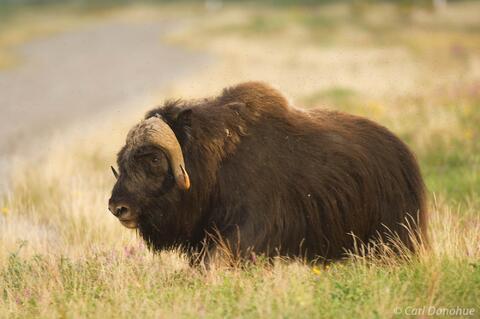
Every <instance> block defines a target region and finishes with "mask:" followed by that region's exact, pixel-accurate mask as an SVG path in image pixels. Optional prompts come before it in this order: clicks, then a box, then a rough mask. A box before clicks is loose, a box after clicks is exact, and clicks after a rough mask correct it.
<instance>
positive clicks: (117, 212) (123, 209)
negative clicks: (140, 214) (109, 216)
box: [114, 206, 128, 217]
mask: <svg viewBox="0 0 480 319" xmlns="http://www.w3.org/2000/svg"><path fill="white" fill-rule="evenodd" d="M127 212H128V207H126V206H117V208H115V213H114V215H115V216H117V217H120V216H122V215H124V214H126V213H127Z"/></svg>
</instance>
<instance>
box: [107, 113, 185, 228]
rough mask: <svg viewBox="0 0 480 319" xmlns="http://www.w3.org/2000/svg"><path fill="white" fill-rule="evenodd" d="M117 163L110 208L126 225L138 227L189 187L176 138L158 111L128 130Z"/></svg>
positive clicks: (171, 203) (177, 198) (166, 207)
mask: <svg viewBox="0 0 480 319" xmlns="http://www.w3.org/2000/svg"><path fill="white" fill-rule="evenodd" d="M117 162H118V167H119V172H118V173H117V172H116V171H115V169H114V168H113V167H112V171H113V173H114V175H115V177H116V178H117V182H116V184H115V186H114V188H113V191H112V196H111V198H110V200H109V210H110V211H111V212H112V214H113V215H115V216H116V217H117V218H118V219H119V220H120V222H121V223H122V224H123V225H124V226H125V227H128V228H137V227H139V220H140V219H143V218H145V216H147V217H146V218H148V215H152V214H157V215H158V212H160V214H162V211H165V210H168V208H169V207H168V206H169V205H173V204H174V203H173V202H175V201H176V200H179V198H180V192H183V191H186V190H188V189H189V188H190V179H189V176H188V173H187V171H186V167H185V163H184V159H183V154H182V149H181V147H180V144H179V142H178V140H177V137H176V136H175V134H174V132H173V131H172V129H171V128H170V126H169V125H168V124H167V123H166V122H165V121H164V120H163V119H162V118H161V116H160V115H158V114H156V115H155V116H152V117H150V118H147V119H146V120H143V121H142V122H140V123H139V124H137V125H136V126H135V127H133V128H132V129H131V130H130V132H129V133H128V136H127V141H126V145H125V146H124V147H123V148H122V150H121V151H120V152H119V154H118V161H117ZM165 213H168V212H165ZM157 218H158V216H157ZM165 218H166V219H168V216H166V217H165Z"/></svg>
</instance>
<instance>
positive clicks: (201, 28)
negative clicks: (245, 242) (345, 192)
mask: <svg viewBox="0 0 480 319" xmlns="http://www.w3.org/2000/svg"><path fill="white" fill-rule="evenodd" d="M360 4H361V5H329V6H313V7H312V6H308V7H289V6H286V7H284V6H281V7H273V8H272V7H266V6H254V5H246V6H243V7H240V6H238V5H228V6H225V7H223V8H210V10H205V9H203V8H202V7H201V6H198V5H197V6H194V7H192V8H191V9H189V10H188V11H185V8H182V7H178V8H177V7H172V6H171V5H170V6H168V7H162V6H159V7H149V6H130V7H125V8H123V9H121V10H118V11H116V12H115V13H112V14H115V15H117V16H120V17H125V18H126V19H127V18H128V19H139V18H140V19H141V18H142V17H144V16H149V17H150V18H151V17H152V15H153V16H154V15H158V17H159V18H162V17H165V16H166V15H168V16H169V17H172V16H175V14H176V15H177V16H178V17H182V18H183V19H185V21H186V22H187V23H185V25H184V27H183V28H181V29H179V30H178V31H177V32H176V33H175V34H172V35H171V36H169V37H168V38H167V39H163V41H169V42H171V43H175V44H177V45H183V46H185V47H188V48H189V49H192V50H197V49H198V50H206V51H208V52H210V53H211V54H212V55H214V56H215V57H217V58H218V63H216V64H215V65H214V66H212V67H211V68H209V69H208V70H205V72H202V73H199V74H196V75H195V76H194V77H191V78H187V79H184V80H182V81H179V82H176V83H172V85H171V87H170V88H169V89H167V90H165V91H163V92H158V100H159V102H160V101H161V100H162V99H163V98H165V97H202V96H205V95H210V94H215V93H218V92H219V91H220V89H221V88H223V87H224V86H227V85H230V84H234V83H237V82H240V81H244V80H252V79H254V80H264V81H267V82H270V83H272V84H274V85H275V86H277V87H278V88H280V89H281V90H282V91H284V92H286V94H287V95H288V96H289V97H290V98H291V100H292V103H293V104H295V105H297V106H299V107H306V108H311V107H328V108H333V109H338V110H342V111H346V112H350V113H354V114H358V115H363V116H367V117H369V118H371V119H374V120H376V121H378V122H380V123H382V124H383V125H385V126H387V127H388V128H390V129H391V130H393V131H394V132H395V133H397V134H398V135H399V136H401V137H402V138H403V139H404V140H405V141H406V142H407V143H408V144H409V146H410V147H411V148H412V149H413V150H414V152H415V153H416V155H417V157H418V159H419V162H420V165H421V168H422V171H423V174H424V177H425V180H426V183H427V186H428V189H429V210H430V215H431V217H430V225H429V232H430V234H431V246H432V247H431V249H430V250H427V251H422V252H421V253H420V254H419V256H416V257H412V256H407V257H408V258H407V257H406V258H404V259H397V258H392V257H389V256H378V257H376V258H365V257H362V256H361V255H352V257H351V258H349V259H347V260H345V261H344V262H339V263H334V264H330V265H328V266H312V265H308V264H305V263H303V262H301V261H287V260H280V259H279V260H276V261H275V262H274V264H273V265H270V264H268V263H266V262H265V261H263V260H261V259H260V260H258V262H257V263H256V264H254V265H247V266H246V267H243V268H240V267H239V268H233V269H232V268H224V267H221V266H218V267H214V269H212V270H210V271H208V272H204V271H202V270H200V269H196V268H192V267H190V266H189V265H188V262H187V261H186V260H185V258H184V257H183V256H182V255H181V254H179V253H177V252H162V253H160V254H157V255H153V254H152V253H151V252H149V251H148V250H146V248H145V247H144V245H143V243H142V241H141V240H140V239H139V238H138V237H137V236H136V234H135V232H134V231H130V230H127V229H125V228H123V227H122V226H121V225H120V224H119V223H118V222H117V221H116V220H115V218H114V217H113V216H111V214H110V213H108V211H107V209H106V206H107V204H106V203H107V199H108V197H109V195H110V194H109V193H110V190H111V187H112V185H113V183H114V179H113V176H111V172H110V171H109V165H111V164H113V163H114V161H115V154H116V152H117V150H118V149H119V148H120V146H121V145H122V143H123V139H124V137H125V135H126V133H127V130H128V128H129V127H130V126H131V125H132V124H133V123H135V122H136V121H137V120H138V119H140V117H141V114H142V113H143V112H144V111H146V110H148V108H149V106H144V107H143V108H139V107H138V106H135V107H132V110H134V111H132V112H131V114H125V117H124V118H122V119H120V120H119V119H118V117H117V118H115V119H114V118H113V116H112V118H107V119H105V120H104V121H102V122H101V123H97V124H90V125H88V127H87V126H85V130H84V133H83V134H82V135H81V136H79V134H78V133H68V132H67V133H64V132H62V134H61V135H60V134H59V135H58V136H56V137H53V138H52V139H51V141H49V142H48V143H49V144H48V145H47V146H46V147H45V150H46V151H45V153H44V154H40V156H39V157H38V158H35V160H34V161H32V160H29V159H24V160H21V161H20V160H19V161H18V163H16V167H15V171H14V172H13V180H12V186H11V189H10V190H9V192H8V193H7V195H6V196H5V197H4V198H3V199H1V202H0V208H1V217H0V293H1V296H0V317H4V318H38V317H41V318H58V317H67V318H79V317H101V318H104V317H112V318H113V317H115V318H119V317H120V318H122V317H125V318H131V317H140V318H141V317H155V318H178V317H186V318H197V317H207V318H225V317H246V318H270V317H273V318H278V317H284V318H332V317H335V318H392V317H404V316H410V315H412V316H417V317H426V316H427V315H428V314H429V312H428V311H436V312H435V314H436V315H442V314H443V315H445V314H446V317H453V315H452V313H451V312H450V313H449V312H448V311H452V309H453V310H455V309H457V307H459V308H462V309H463V310H464V311H467V313H465V312H463V313H462V314H463V316H465V317H480V307H479V300H480V215H479V213H480V197H479V195H480V142H479V140H480V127H479V125H478V124H479V123H480V19H479V14H478V12H480V3H477V2H458V3H457V2H456V3H454V4H451V5H449V6H448V7H447V8H446V9H445V10H442V11H439V12H434V11H432V9H431V8H429V7H422V8H415V7H405V6H394V5H391V4H376V5H372V4H369V3H368V2H365V3H364V2H360ZM167 13H168V14H167ZM48 17H49V16H48V14H46V13H45V14H43V15H42V14H39V15H37V16H36V19H38V21H42V19H45V20H44V21H47V20H48ZM39 23H40V22H39ZM44 23H47V22H44ZM4 30H8V28H7V29H4ZM10 30H11V29H10ZM3 34H5V33H3ZM0 39H2V33H1V32H0ZM160 40H161V39H159V41H160ZM9 45H10V44H9ZM1 46H2V42H0V52H2V50H1V49H3V48H5V46H4V47H1ZM0 56H1V55H0ZM119 122H120V123H119ZM76 132H78V131H76ZM423 307H426V308H425V309H424V308H423ZM422 309H424V310H423V311H424V312H423V313H422V312H421V311H422ZM432 309H433V310H432ZM462 309H461V310H462ZM465 309H466V310H465ZM470 309H473V310H470ZM456 311H457V313H458V311H459V310H456ZM468 311H470V312H468ZM472 311H473V313H472Z"/></svg>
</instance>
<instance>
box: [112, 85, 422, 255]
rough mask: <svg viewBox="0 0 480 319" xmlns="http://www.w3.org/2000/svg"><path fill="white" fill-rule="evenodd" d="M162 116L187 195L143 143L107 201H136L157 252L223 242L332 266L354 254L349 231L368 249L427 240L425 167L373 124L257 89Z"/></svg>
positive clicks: (180, 104) (128, 157)
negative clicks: (180, 160) (298, 105)
mask: <svg viewBox="0 0 480 319" xmlns="http://www.w3.org/2000/svg"><path fill="white" fill-rule="evenodd" d="M155 114H159V115H160V116H161V117H162V118H163V119H164V121H165V122H166V123H167V124H168V125H170V127H171V128H172V130H173V131H174V132H175V135H176V136H177V138H178V140H179V142H180V145H181V148H182V151H183V155H184V158H185V165H186V169H187V171H188V173H189V175H190V179H191V188H190V190H188V191H182V190H180V189H178V188H177V187H176V185H175V183H174V181H173V178H172V175H171V169H170V168H169V165H168V161H167V160H166V157H165V155H164V154H163V152H162V151H161V150H159V149H158V148H156V147H155V146H154V145H138V146H137V149H136V150H135V152H128V154H127V152H125V149H123V150H122V151H120V153H119V154H118V165H119V168H120V177H119V179H118V181H117V184H116V185H115V187H114V189H113V193H112V198H111V200H110V201H111V203H119V202H122V203H127V204H128V206H129V207H130V209H131V210H132V211H134V212H135V216H136V218H137V223H138V230H139V232H140V234H141V235H142V236H143V238H144V239H145V240H146V242H147V243H148V244H149V245H150V246H151V247H153V248H154V249H164V248H167V247H172V246H177V245H181V246H183V247H186V248H188V249H189V250H188V251H199V250H201V249H205V248H207V250H212V249H213V250H214V249H215V244H212V243H210V245H211V246H208V247H204V245H205V243H206V241H205V239H206V238H207V237H208V234H217V235H220V236H221V237H222V238H223V240H224V241H226V243H227V244H228V245H229V246H230V247H231V248H232V249H233V250H234V251H236V252H239V254H240V255H241V256H245V255H246V254H247V252H248V253H249V252H250V251H254V252H256V253H261V254H265V255H267V256H274V255H278V254H279V255H282V256H303V257H307V258H308V259H314V258H317V257H323V258H326V259H336V258H340V257H342V256H344V254H345V250H346V249H352V248H353V245H354V241H353V236H352V234H354V236H355V237H356V238H357V240H359V241H361V242H363V243H367V242H369V241H376V240H378V239H382V240H386V239H387V238H389V237H391V236H392V233H395V234H396V235H397V236H398V238H399V239H400V240H401V242H403V243H404V244H405V245H406V246H407V247H408V248H409V249H411V250H414V246H415V245H414V243H413V242H414V241H415V240H416V239H418V237H419V236H421V237H423V238H425V236H426V229H425V228H426V218H427V215H426V211H425V191H424V183H423V181H422V177H421V175H420V170H419V167H418V165H417V162H416V160H415V158H414V156H413V155H412V153H411V152H410V151H409V149H408V147H407V146H406V145H405V144H404V143H403V142H402V141H400V140H399V139H398V138H397V137H395V135H393V134H392V133H391V132H390V131H388V130H387V129H386V128H384V127H382V126H380V125H378V124H376V123H374V122H372V121H369V120H367V119H365V118H361V117H357V116H353V115H348V114H344V113H340V112H335V111H327V110H322V109H315V110H312V111H301V110H298V109H295V108H293V107H291V106H290V105H289V104H288V102H287V101H286V99H285V98H284V97H283V96H282V95H281V94H280V93H279V92H277V91H276V90H274V89H272V88H271V87H269V86H267V85H265V84H262V83H256V82H249V83H243V84H240V85H237V86H235V87H231V88H228V89H225V90H224V91H223V94H222V95H221V96H219V97H217V98H213V99H205V100H198V101H191V102H184V101H176V102H169V103H166V104H165V105H164V106H163V107H159V108H156V109H154V110H152V111H150V112H149V113H148V114H147V115H146V118H149V117H152V116H154V115H155ZM145 154H147V155H145ZM152 159H155V161H152ZM409 216H411V220H410V221H409V220H408V219H409ZM406 223H410V224H411V226H412V229H411V230H410V232H411V231H413V234H414V236H412V234H411V233H410V232H409V231H408V230H407V229H406V228H405V227H404V224H406Z"/></svg>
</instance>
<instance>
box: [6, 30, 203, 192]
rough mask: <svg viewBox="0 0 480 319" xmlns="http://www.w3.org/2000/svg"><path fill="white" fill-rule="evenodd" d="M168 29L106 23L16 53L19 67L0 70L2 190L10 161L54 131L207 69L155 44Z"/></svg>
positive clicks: (197, 59) (193, 57) (198, 58)
mask: <svg viewBox="0 0 480 319" xmlns="http://www.w3.org/2000/svg"><path fill="white" fill-rule="evenodd" d="M172 28H175V25H174V24H172V23H167V22H154V23H153V22H146V23H138V22H136V23H125V22H118V21H111V22H107V23H102V24H98V25H90V26H87V27H84V28H82V29H79V30H76V31H73V32H68V33H63V34H60V35H56V36H52V37H48V38H43V39H38V40H35V41H32V42H30V43H27V44H25V45H23V46H22V47H20V48H19V51H20V52H19V53H20V54H21V57H22V59H23V61H24V63H23V64H22V65H21V66H19V67H17V68H14V69H11V70H6V71H0V136H1V138H0V190H1V189H2V188H3V187H5V180H6V179H5V176H6V171H8V161H9V157H10V156H11V155H12V154H15V153H18V152H21V151H22V149H23V148H25V147H26V145H28V144H31V143H32V142H34V141H35V139H36V138H37V137H39V136H42V135H45V134H46V133H47V132H48V131H50V130H51V129H52V127H58V125H62V126H66V125H69V124H71V123H72V121H79V120H88V119H89V118H92V117H95V116H96V114H99V113H101V112H102V111H105V110H112V111H117V110H118V111H120V108H122V107H124V106H125V105H127V104H128V101H130V100H132V101H133V100H134V99H136V98H139V97H142V96H144V95H147V94H148V93H151V92H155V91H156V90H159V89H161V88H162V87H164V86H166V85H168V84H169V83H171V82H172V81H173V80H175V79H177V78H179V77H181V76H184V75H186V74H188V73H189V72H193V71H195V70H196V69H197V68H199V67H201V66H205V65H206V64H207V63H208V60H209V59H208V57H206V56H202V55H200V54H198V53H192V52H187V51H184V50H182V49H180V48H176V47H172V46H168V45H166V44H164V43H162V42H161V36H162V35H164V34H165V33H167V32H169V31H171V29H172ZM2 184H3V185H2Z"/></svg>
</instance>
